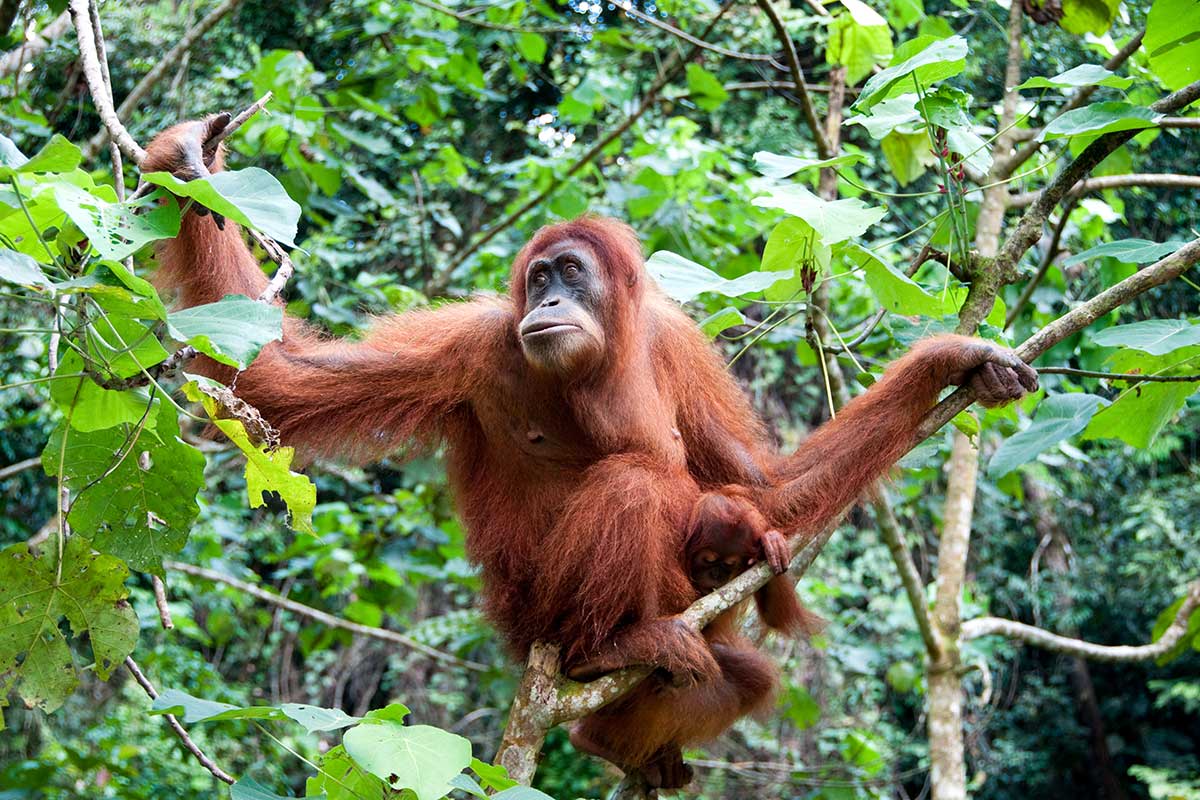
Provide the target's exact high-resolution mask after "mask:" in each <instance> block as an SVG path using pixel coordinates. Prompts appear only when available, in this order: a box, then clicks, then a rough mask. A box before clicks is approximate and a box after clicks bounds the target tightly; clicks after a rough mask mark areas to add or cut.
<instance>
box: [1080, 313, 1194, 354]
mask: <svg viewBox="0 0 1200 800" xmlns="http://www.w3.org/2000/svg"><path fill="white" fill-rule="evenodd" d="M1092 341H1093V342H1095V343H1096V344H1098V345H1100V346H1101V347H1132V348H1134V349H1135V350H1141V351H1142V352H1144V353H1150V354H1151V355H1155V356H1161V355H1163V354H1165V353H1169V352H1171V351H1172V350H1177V349H1179V348H1180V347H1190V346H1192V345H1195V344H1200V325H1197V324H1194V323H1191V322H1188V321H1187V320H1183V319H1148V320H1146V321H1144V322H1133V323H1130V324H1128V325H1115V326H1113V327H1111V328H1105V329H1104V330H1101V331H1097V332H1096V333H1095V334H1094V335H1093V336H1092Z"/></svg>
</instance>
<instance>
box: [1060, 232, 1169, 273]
mask: <svg viewBox="0 0 1200 800" xmlns="http://www.w3.org/2000/svg"><path fill="white" fill-rule="evenodd" d="M1185 244H1187V242H1185V241H1183V240H1176V241H1170V242H1162V243H1159V242H1151V241H1149V240H1147V239H1121V240H1120V241H1117V242H1105V243H1104V244H1098V245H1096V246H1095V247H1089V248H1088V249H1087V250H1083V251H1082V252H1079V253H1075V254H1074V255H1072V256H1070V257H1068V258H1064V259H1063V264H1062V265H1063V266H1064V267H1070V266H1073V265H1075V264H1082V263H1083V262H1084V261H1087V260H1089V259H1093V258H1115V259H1116V260H1117V261H1120V262H1121V263H1122V264H1149V263H1150V262H1151V261H1158V260H1159V259H1160V258H1165V257H1167V256H1169V255H1171V253H1174V252H1175V251H1176V250H1178V249H1179V248H1181V247H1183V246H1184V245H1185Z"/></svg>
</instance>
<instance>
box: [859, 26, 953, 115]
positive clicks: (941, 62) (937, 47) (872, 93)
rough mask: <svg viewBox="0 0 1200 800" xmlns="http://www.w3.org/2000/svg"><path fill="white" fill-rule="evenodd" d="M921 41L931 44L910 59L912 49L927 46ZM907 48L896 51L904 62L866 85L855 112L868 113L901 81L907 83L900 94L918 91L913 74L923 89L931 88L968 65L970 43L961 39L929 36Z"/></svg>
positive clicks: (882, 71)
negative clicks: (935, 83) (933, 38)
mask: <svg viewBox="0 0 1200 800" xmlns="http://www.w3.org/2000/svg"><path fill="white" fill-rule="evenodd" d="M922 39H924V40H925V41H928V42H929V44H928V45H927V46H926V47H925V48H924V49H922V50H920V51H919V52H917V53H915V54H914V55H912V56H911V57H910V56H908V55H907V53H908V52H909V48H911V47H919V46H920V45H921V44H923V43H924V42H922V41H921V40H922ZM906 45H907V46H906V47H902V48H899V49H897V51H896V58H901V57H903V58H904V60H903V61H900V62H899V63H897V64H895V65H893V66H890V67H888V68H887V69H885V70H881V71H880V72H877V73H875V74H874V75H873V76H871V79H870V80H868V81H867V83H866V85H865V86H863V89H862V92H861V93H860V94H859V96H858V100H856V101H855V102H854V106H853V107H854V110H855V111H857V112H859V113H865V112H867V111H869V110H870V109H871V107H872V106H874V105H875V104H876V103H878V102H879V101H881V100H884V99H886V98H887V97H888V95H889V93H891V91H892V89H893V87H897V84H899V82H900V81H904V82H905V83H904V85H903V86H900V87H899V91H900V92H909V91H915V90H916V86H914V85H913V77H912V76H913V75H914V73H915V75H916V81H917V83H919V84H920V85H921V86H922V88H928V87H929V85H930V84H932V83H934V82H935V81H941V80H945V79H946V78H950V77H953V76H954V75H957V74H958V73H960V72H962V71H963V68H964V67H965V66H966V57H967V40H966V39H964V38H962V37H961V36H951V37H950V38H948V39H936V40H932V41H930V40H929V39H928V37H918V39H916V40H913V43H911V44H909V43H906Z"/></svg>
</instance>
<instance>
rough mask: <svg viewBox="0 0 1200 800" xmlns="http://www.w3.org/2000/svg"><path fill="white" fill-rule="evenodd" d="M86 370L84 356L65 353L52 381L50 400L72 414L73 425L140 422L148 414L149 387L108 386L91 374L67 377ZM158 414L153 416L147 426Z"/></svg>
mask: <svg viewBox="0 0 1200 800" xmlns="http://www.w3.org/2000/svg"><path fill="white" fill-rule="evenodd" d="M82 371H83V358H82V357H81V356H80V355H79V353H77V352H75V351H74V350H68V351H66V352H65V353H63V354H62V357H61V358H60V359H59V362H58V371H57V372H55V373H54V374H55V376H56V377H55V379H54V380H53V381H51V383H50V399H51V400H52V401H53V402H54V404H55V405H56V406H58V408H59V410H61V411H62V412H63V413H64V414H67V413H70V417H71V427H72V428H74V429H75V430H78V431H84V432H90V431H99V430H103V429H105V428H111V427H113V426H114V425H121V424H125V423H130V424H137V423H138V422H139V421H141V419H142V418H143V417H144V416H146V408H147V407H148V406H149V405H150V402H151V400H150V396H149V394H147V392H146V389H143V388H138V389H125V390H123V391H116V390H112V389H105V388H103V387H101V386H100V385H99V384H97V383H96V382H95V381H93V380H92V379H91V378H88V377H66V376H73V375H77V374H78V373H80V372H82ZM156 420H157V417H155V415H153V414H151V415H150V421H149V422H148V424H147V427H150V428H152V427H154V425H155V424H156Z"/></svg>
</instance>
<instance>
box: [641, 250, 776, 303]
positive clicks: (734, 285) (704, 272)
mask: <svg viewBox="0 0 1200 800" xmlns="http://www.w3.org/2000/svg"><path fill="white" fill-rule="evenodd" d="M646 271H647V272H649V273H650V275H651V277H653V278H654V280H655V281H656V282H657V283H658V285H659V287H660V288H661V289H662V290H663V291H664V292H666V293H667V294H668V295H670V296H671V297H673V298H675V299H676V300H677V301H679V302H680V303H686V302H688V301H689V300H693V299H695V298H696V297H699V296H700V295H702V294H704V293H705V292H716V293H717V294H719V295H723V296H725V297H741V296H742V295H746V294H752V293H754V292H761V291H763V290H764V289H766V288H768V287H770V286H772V285H774V284H775V283H776V282H778V281H780V280H783V279H784V278H787V277H789V276H790V273H779V272H748V273H746V274H745V275H742V276H740V277H737V278H732V279H728V278H722V277H721V276H720V275H718V274H717V273H715V272H713V271H712V270H710V269H708V268H707V267H703V266H701V265H699V264H697V263H696V262H695V261H689V260H688V259H686V258H684V257H683V256H681V255H677V254H675V253H671V252H669V251H667V250H659V251H658V252H656V253H653V254H652V255H651V256H650V258H648V259H646Z"/></svg>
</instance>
